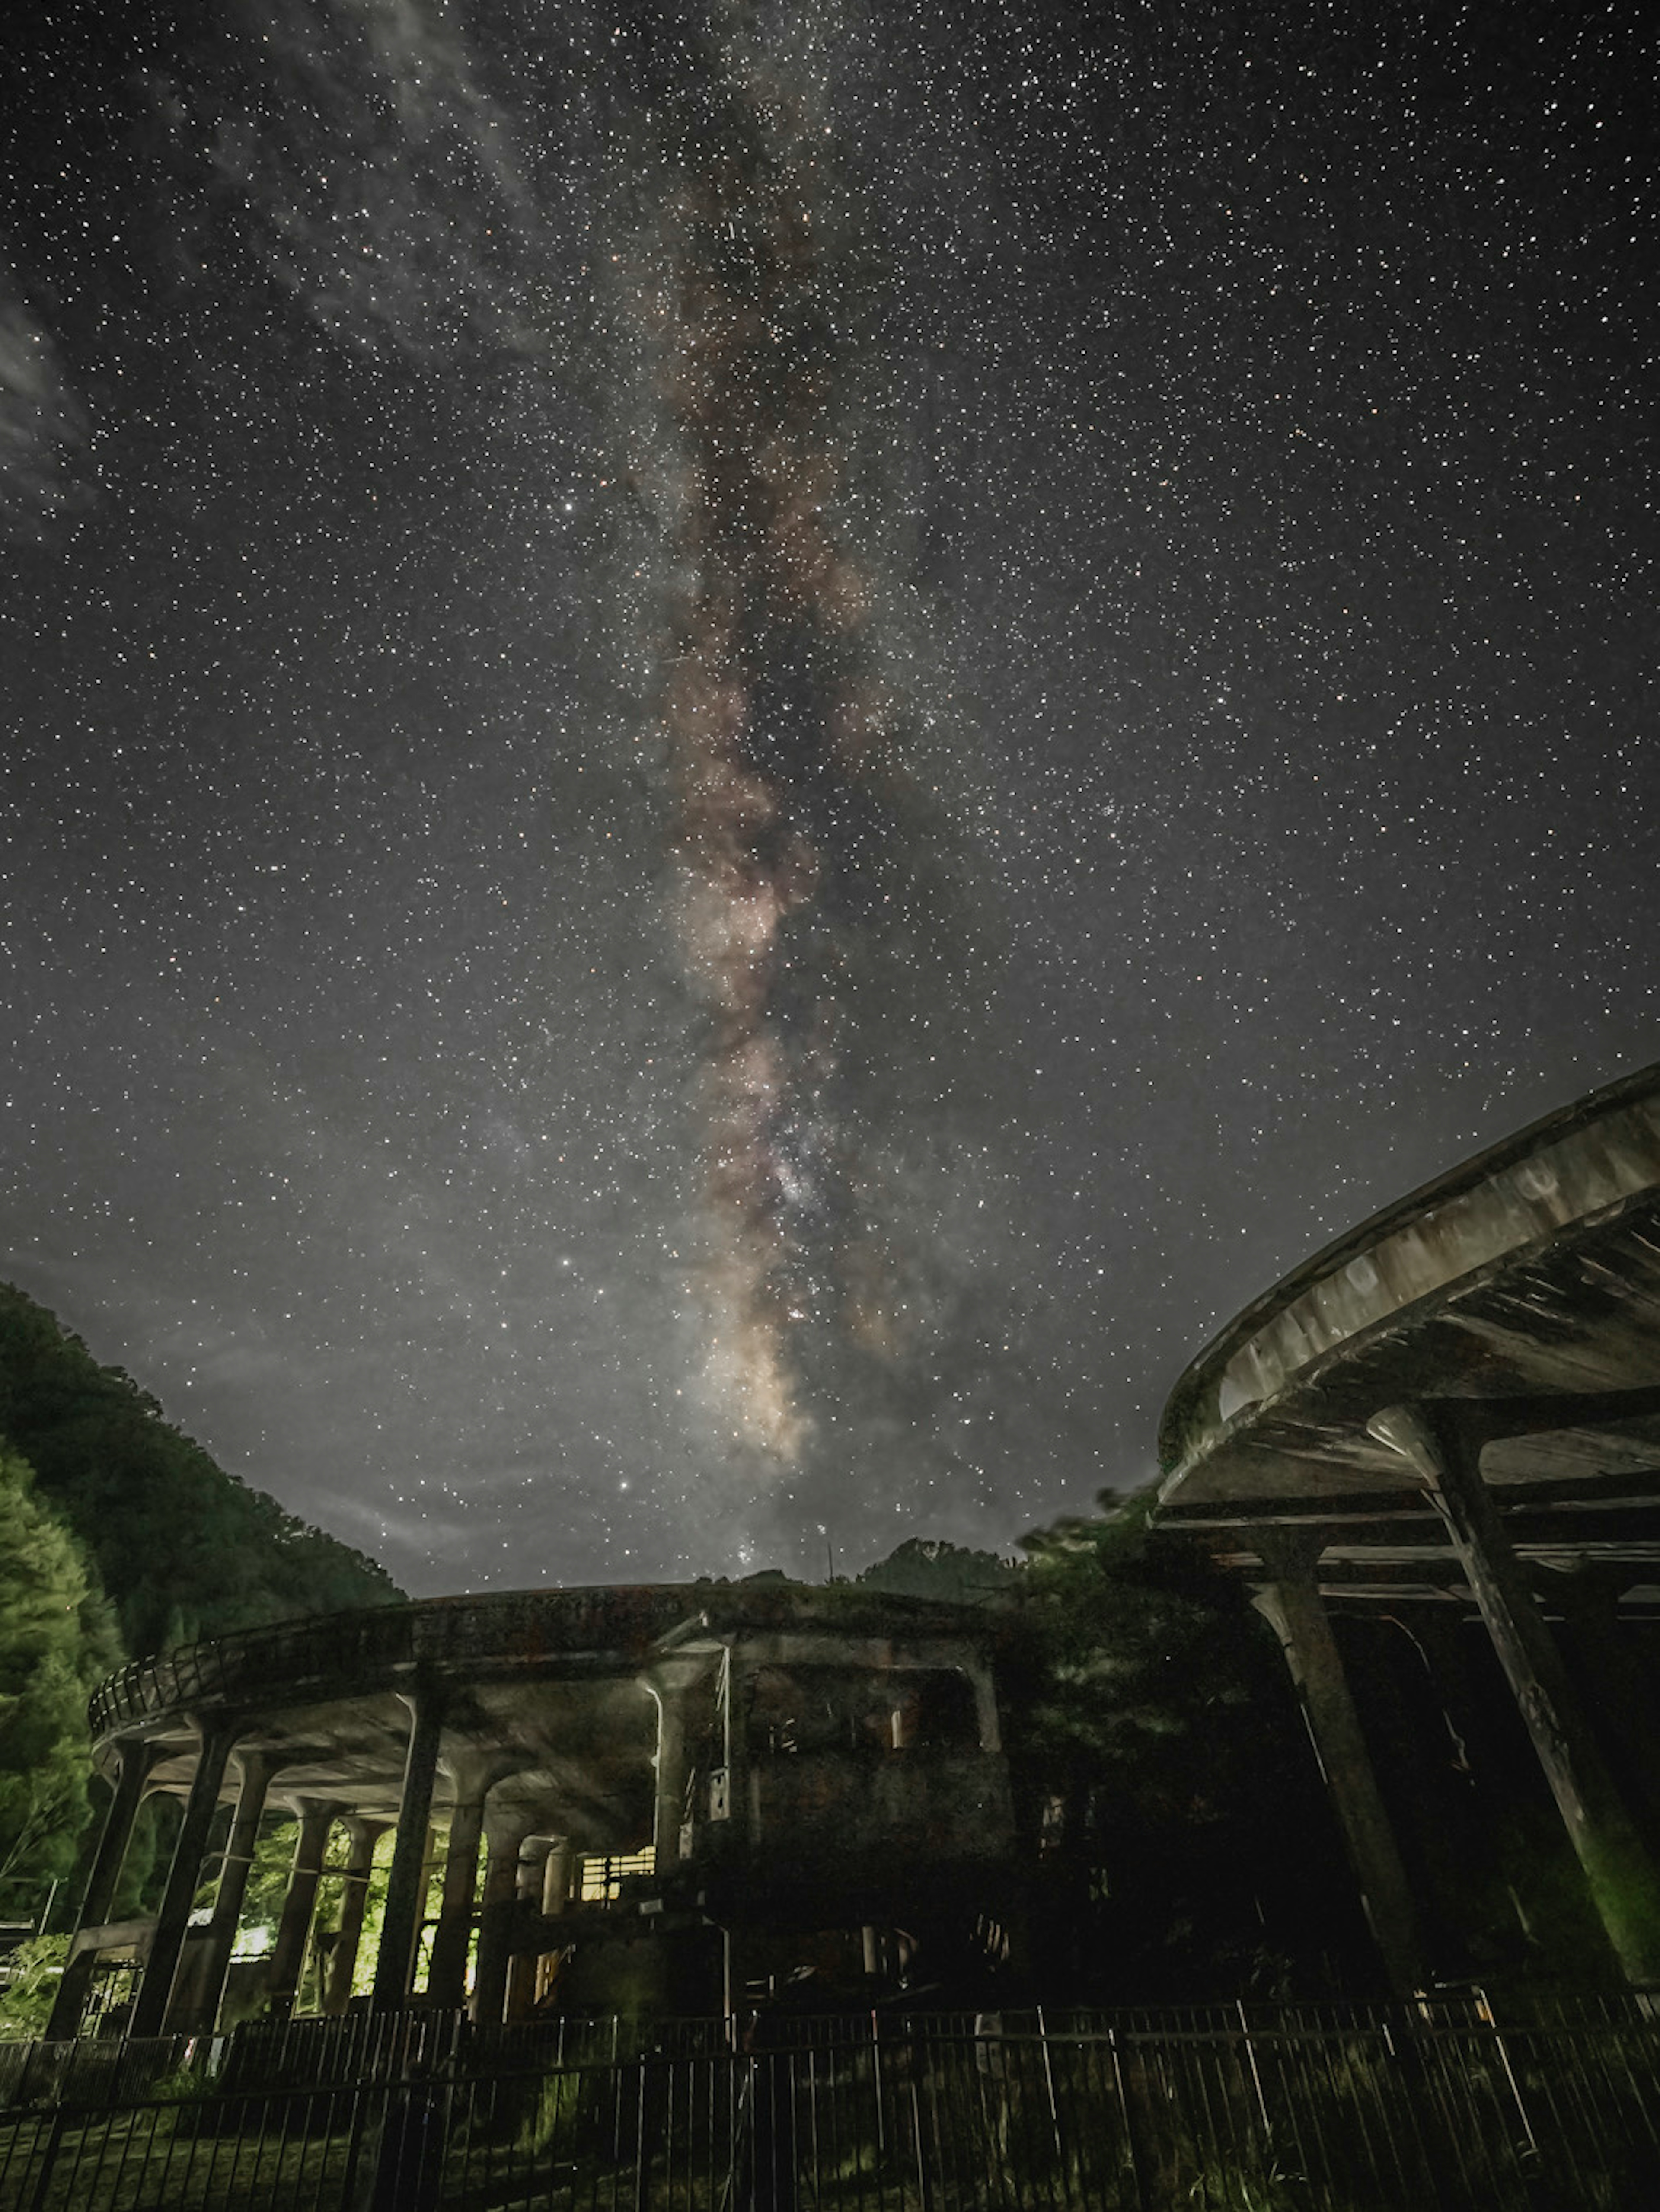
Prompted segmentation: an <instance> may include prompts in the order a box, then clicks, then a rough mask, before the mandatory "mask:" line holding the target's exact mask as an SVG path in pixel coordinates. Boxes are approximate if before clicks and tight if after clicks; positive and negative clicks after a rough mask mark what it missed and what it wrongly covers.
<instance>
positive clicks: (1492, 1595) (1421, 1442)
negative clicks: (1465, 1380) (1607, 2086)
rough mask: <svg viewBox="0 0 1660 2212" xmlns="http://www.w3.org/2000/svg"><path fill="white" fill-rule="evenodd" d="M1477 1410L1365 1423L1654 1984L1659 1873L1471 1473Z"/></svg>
mask: <svg viewBox="0 0 1660 2212" xmlns="http://www.w3.org/2000/svg"><path fill="white" fill-rule="evenodd" d="M1480 1422H1481V1412H1480V1407H1479V1401H1478V1402H1477V1403H1475V1404H1474V1405H1472V1406H1471V1407H1469V1408H1468V1409H1467V1410H1463V1411H1461V1410H1460V1408H1458V1407H1456V1406H1450V1405H1448V1404H1447V1403H1446V1402H1445V1401H1442V1402H1439V1403H1436V1404H1428V1403H1426V1404H1421V1405H1416V1406H1395V1407H1389V1409H1388V1410H1387V1411H1386V1412H1384V1413H1379V1414H1377V1416H1376V1417H1375V1418H1374V1419H1372V1421H1371V1423H1370V1424H1369V1426H1370V1428H1371V1432H1372V1434H1373V1435H1374V1436H1376V1437H1380V1438H1381V1439H1382V1440H1383V1443H1387V1444H1389V1445H1390V1446H1392V1447H1393V1449H1395V1450H1396V1451H1398V1452H1399V1453H1400V1454H1401V1455H1402V1457H1403V1458H1404V1459H1405V1460H1406V1461H1407V1462H1408V1463H1409V1464H1410V1465H1411V1466H1412V1467H1413V1468H1414V1470H1415V1471H1416V1473H1417V1474H1418V1475H1419V1476H1420V1479H1421V1480H1422V1481H1423V1483H1424V1485H1425V1486H1426V1489H1427V1490H1428V1492H1429V1494H1430V1496H1431V1498H1432V1499H1433V1500H1434V1503H1435V1505H1436V1509H1437V1510H1438V1512H1439V1513H1440V1515H1441V1517H1442V1519H1443V1520H1444V1522H1445V1523H1446V1526H1447V1530H1448V1533H1449V1534H1450V1537H1451V1539H1452V1543H1453V1548H1454V1550H1455V1551H1456V1553H1457V1554H1458V1559H1459V1563H1460V1565H1462V1568H1463V1571H1464V1575H1465V1577H1466V1579H1467V1580H1468V1583H1469V1586H1470V1590H1471V1592H1472V1594H1473V1595H1474V1596H1475V1602H1476V1604H1477V1606H1478V1607H1480V1608H1481V1617H1482V1619H1483V1620H1485V1621H1486V1623H1487V1633H1488V1634H1489V1636H1491V1637H1492V1638H1493V1649H1494V1650H1495V1651H1496V1652H1497V1653H1498V1655H1499V1664H1500V1665H1501V1666H1502V1667H1503V1668H1504V1670H1505V1674H1506V1675H1507V1676H1508V1678H1509V1680H1510V1685H1511V1689H1512V1691H1513V1692H1515V1696H1516V1702H1517V1705H1518V1706H1519V1708H1520V1709H1521V1713H1522V1717H1523V1721H1524V1722H1525V1723H1527V1728H1528V1733H1529V1735H1530V1736H1531V1737H1532V1739H1533V1746H1534V1749H1535V1752H1536V1753H1537V1754H1538V1758H1539V1763H1540V1765H1541V1767H1542V1768H1543V1769H1544V1773H1545V1779H1546V1781H1547V1782H1548V1784H1550V1789H1551V1794H1552V1796H1554V1798H1555V1800H1556V1803H1557V1808H1558V1810H1559V1811H1560V1814H1561V1815H1562V1819H1563V1822H1564V1824H1565V1825H1566V1828H1567V1832H1568V1835H1569V1837H1570V1838H1571V1839H1572V1844H1573V1848H1574V1850H1575V1851H1576V1852H1577V1853H1578V1857H1579V1863H1580V1865H1581V1866H1582V1867H1583V1868H1584V1871H1585V1877H1586V1880H1587V1881H1589V1883H1590V1892H1591V1897H1592V1899H1593V1901H1594V1902H1595V1904H1596V1910H1597V1912H1598V1914H1599V1915H1600V1916H1601V1918H1602V1925H1603V1928H1604V1929H1606V1930H1607V1933H1608V1941H1609V1942H1610V1943H1611V1944H1612V1945H1613V1946H1614V1953H1615V1955H1616V1956H1617V1957H1618V1959H1619V1960H1620V1966H1621V1967H1622V1969H1623V1970H1624V1972H1625V1974H1626V1978H1627V1980H1628V1981H1631V1982H1633V1983H1635V1984H1657V1983H1660V1875H1657V1871H1656V1868H1655V1865H1654V1862H1653V1860H1652V1859H1651V1857H1650V1855H1649V1853H1648V1851H1647V1850H1646V1848H1645V1845H1644V1844H1643V1841H1642V1838H1641V1837H1640V1836H1639V1832H1638V1830H1637V1827H1636V1825H1635V1823H1634V1822H1633V1820H1632V1817H1631V1814H1630V1813H1629V1811H1628V1810H1627V1807H1626V1805H1625V1803H1624V1801H1623V1799H1622V1798H1621V1796H1620V1791H1619V1790H1618V1789H1617V1787H1616V1785H1615V1784H1614V1778H1613V1777H1612V1775H1611V1774H1610V1773H1609V1771H1608V1765H1607V1763H1606V1762H1605V1760H1604V1759H1603V1757H1602V1752H1601V1750H1600V1748H1599V1747H1598V1746H1597V1743H1596V1738H1595V1736H1594V1735H1593V1733H1592V1730H1591V1728H1590V1723H1589V1722H1588V1720H1587V1719H1586V1717H1585V1715H1584V1712H1583V1711H1582V1710H1581V1707H1580V1705H1579V1701H1578V1698H1577V1697H1576V1696H1575V1695H1574V1692H1573V1689H1572V1685H1571V1684H1570V1682H1569V1680H1568V1676H1567V1670H1566V1668H1565V1667H1564V1666H1563V1663H1562V1658H1561V1655H1560V1652H1559V1651H1558V1650H1557V1648H1556V1645H1555V1644H1554V1641H1553V1640H1552V1637H1551V1633H1550V1631H1549V1629H1548V1628H1547V1626H1545V1623H1544V1620H1542V1618H1541V1615H1540V1612H1539V1608H1538V1607H1537V1605H1536V1604H1535V1601H1534V1597H1533V1593H1532V1591H1531V1589H1529V1586H1528V1582H1527V1577H1526V1575H1525V1573H1524V1571H1523V1568H1522V1565H1521V1564H1520V1562H1519V1561H1518V1560H1517V1556H1516V1553H1515V1551H1514V1550H1513V1549H1512V1547H1511V1542H1510V1539H1509V1538H1508V1537H1507V1536H1506V1535H1505V1531H1504V1528H1503V1525H1502V1523H1501V1522H1500V1520H1499V1509H1498V1507H1497V1506H1496V1505H1495V1504H1493V1498H1492V1495H1491V1493H1490V1492H1489V1491H1488V1489H1487V1484H1486V1483H1485V1482H1484V1481H1483V1480H1482V1478H1481V1445H1482V1441H1483V1438H1482V1432H1481V1427H1480Z"/></svg>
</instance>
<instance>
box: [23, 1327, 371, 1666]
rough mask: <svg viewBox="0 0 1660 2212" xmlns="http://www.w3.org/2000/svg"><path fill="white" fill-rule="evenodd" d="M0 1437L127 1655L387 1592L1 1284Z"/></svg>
mask: <svg viewBox="0 0 1660 2212" xmlns="http://www.w3.org/2000/svg"><path fill="white" fill-rule="evenodd" d="M0 1432H3V1433H4V1434H5V1435H7V1436H9V1437H10V1439H11V1440H12V1443H14V1444H15V1447H16V1449H18V1450H19V1451H20V1452H21V1453H22V1454H23V1455H24V1456H25V1457H26V1458H27V1460H28V1462H29V1463H30V1465H31V1466H32V1467H33V1469H34V1472H35V1475H36V1478H37V1480H38V1485H39V1490H40V1496H41V1498H43V1499H45V1500H46V1501H47V1502H48V1503H49V1504H50V1505H51V1506H52V1510H53V1511H54V1512H55V1513H56V1514H57V1515H58V1517H59V1518H60V1519H61V1520H62V1521H64V1522H65V1523H66V1524H67V1525H68V1527H69V1528H70V1529H71V1530H72V1531H73V1532H74V1534H76V1536H77V1537H78V1538H79V1539H80V1541H81V1542H82V1545H83V1546H84V1547H86V1550H87V1552H88V1554H89V1555H90V1558H91V1559H92V1562H93V1564H94V1567H95V1568H96V1571H97V1573H98V1575H99V1577H100V1578H101V1581H102V1583H103V1587H104V1588H105V1589H106V1590H107V1592H108V1593H109V1595H110V1597H111V1598H112V1600H113V1601H114V1604H115V1607H116V1609H117V1613H118V1615H119V1621H120V1626H121V1631H122V1635H123V1638H124V1640H125V1644H126V1645H127V1647H128V1649H129V1650H130V1651H131V1652H132V1653H133V1654H135V1655H142V1654H143V1653H147V1652H149V1651H153V1650H161V1649H164V1648H165V1647H166V1646H167V1645H168V1644H175V1643H180V1642H187V1641H189V1640H191V1639H192V1638H196V1637H198V1636H217V1635H222V1634H224V1633H225V1632H228V1631H229V1630H232V1629H236V1628H244V1627H252V1626H257V1625H258V1623H260V1622H262V1621H269V1620H282V1619H284V1618H287V1617H291V1616H292V1615H294V1614H296V1613H333V1612H340V1611H344V1610H346V1609H347V1608H349V1607H353V1606H360V1605H374V1604H385V1603H391V1602H392V1601H395V1600H396V1599H397V1598H398V1595H399V1592H398V1590H397V1589H395V1587H394V1586H393V1584H392V1582H391V1580H390V1579H389V1577H387V1576H386V1573H385V1572H384V1571H383V1570H382V1569H380V1567H378V1566H376V1565H374V1562H373V1561H372V1560H370V1559H367V1558H366V1557H365V1556H364V1555H363V1554H362V1553H360V1552H356V1551H353V1550H352V1549H351V1548H350V1547H348V1546H347V1545H344V1544H342V1543H340V1542H338V1541H337V1540H336V1539H335V1538H333V1537H331V1536H330V1535H327V1534H325V1533H324V1531H322V1530H321V1529H319V1528H311V1527H308V1526H307V1524H306V1523H304V1522H301V1521H300V1520H298V1519H297V1518H296V1517H295V1516H294V1515H293V1514H290V1513H287V1512H285V1511H284V1510H283V1508H282V1507H281V1506H280V1505H279V1504H277V1501H276V1500H275V1499H274V1498H268V1497H266V1496H265V1494H264V1493H263V1492H259V1491H256V1490H251V1489H250V1488H249V1487H248V1486H246V1484H245V1483H242V1482H240V1481H238V1480H235V1478H234V1477H233V1476H231V1475H228V1474H225V1473H224V1471H223V1470H222V1468H219V1467H217V1466H216V1465H215V1463H214V1462H213V1461H212V1460H211V1459H210V1457H209V1456H208V1455H207V1453H206V1452H204V1450H203V1449H201V1447H200V1445H198V1444H196V1443H192V1441H191V1439H190V1438H189V1437H186V1436H185V1435H183V1434H181V1432H180V1431H179V1430H178V1429H176V1428H174V1427H173V1425H171V1424H170V1423H169V1422H168V1421H167V1420H166V1419H164V1418H163V1415H162V1413H161V1407H160V1406H159V1405H158V1404H157V1403H156V1401H155V1399H154V1398H153V1397H151V1396H150V1395H149V1393H148V1392H146V1391H144V1390H142V1389H139V1387H138V1386H137V1383H134V1382H133V1380H132V1378H131V1376H129V1375H127V1374H125V1372H124V1371H123V1370H121V1369H120V1368H119V1367H100V1365H99V1364H98V1363H97V1362H96V1361H95V1360H94V1358H93V1357H92V1355H91V1354H90V1352H88V1350H87V1347H86V1346H85V1345H84V1344H82V1342H81V1340H80V1339H79V1338H78V1337H76V1336H73V1335H71V1334H69V1332H68V1331H66V1330H65V1329H64V1328H61V1327H60V1326H59V1325H58V1322H57V1321H56V1320H55V1319H54V1317H53V1316H52V1315H51V1314H49V1313H48V1312H46V1310H45V1308H44V1307H41V1306H39V1305H37V1304H35V1303H34V1301H33V1299H32V1298H29V1297H26V1296H25V1295H24V1293H23V1292H22V1291H18V1290H15V1289H13V1288H11V1287H9V1285H0Z"/></svg>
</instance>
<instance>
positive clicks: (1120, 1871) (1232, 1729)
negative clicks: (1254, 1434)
mask: <svg viewBox="0 0 1660 2212" xmlns="http://www.w3.org/2000/svg"><path fill="white" fill-rule="evenodd" d="M1102 1504H1103V1507H1104V1511H1103V1514H1102V1515H1101V1516H1100V1517H1099V1518H1097V1519H1093V1520H1088V1521H1084V1520H1068V1521H1063V1522H1060V1523H1058V1524H1057V1525H1056V1526H1055V1527H1054V1528H1049V1529H1047V1530H1043V1531H1040V1532H1038V1533H1037V1534H1033V1535H1031V1536H1029V1537H1027V1538H1026V1539H1025V1549H1026V1551H1027V1553H1028V1554H1029V1559H1030V1564H1029V1565H1028V1568H1027V1570H1026V1577H1025V1604H1024V1606H1023V1608H1022V1612H1023V1617H1024V1619H1025V1622H1026V1624H1027V1626H1028V1628H1029V1630H1030V1631H1031V1636H1032V1647H1031V1649H1032V1658H1031V1669H1030V1674H1029V1678H1028V1680H1027V1682H1026V1685H1025V1708H1026V1709H1025V1713H1024V1715H1023V1717H1022V1719H1021V1723H1020V1725H1019V1727H1018V1729H1013V1730H1012V1731H1011V1741H1012V1742H1013V1743H1014V1744H1015V1746H1016V1756H1017V1759H1018V1765H1019V1767H1020V1771H1021V1777H1022V1780H1023V1784H1024V1789H1025V1796H1026V1800H1027V1802H1028V1803H1029V1805H1030V1806H1031V1808H1033V1814H1032V1817H1033V1818H1034V1820H1035V1821H1036V1822H1037V1826H1039V1828H1040V1831H1041V1834H1040V1837H1039V1839H1038V1840H1039V1844H1040V1848H1041V1849H1042V1850H1043V1854H1044V1859H1045V1863H1046V1866H1047V1868H1048V1869H1049V1876H1050V1880H1051V1901H1052V1908H1053V1910H1054V1911H1055V1916H1056V1931H1055V1947H1056V1951H1057V1955H1060V1956H1068V1955H1069V1956H1070V1957H1071V1958H1072V1959H1073V1962H1074V1965H1075V1967H1076V1970H1077V1972H1078V1974H1079V1990H1078V1992H1077V1993H1078V1995H1079V1996H1080V1997H1084V1998H1087V1999H1091V2000H1092V1999H1093V1998H1094V1996H1095V1995H1096V1991H1095V1990H1093V1989H1091V1987H1090V1986H1089V1985H1090V1984H1091V1978H1094V1977H1098V1985H1099V1988H1100V1990H1101V1992H1102V1993H1103V1994H1108V1993H1110V1994H1111V1995H1113V1996H1119V1997H1122V1996H1128V1995H1131V1994H1133V1993H1136V1992H1137V1990H1138V1989H1139V1990H1140V1993H1141V1994H1145V1995H1146V1996H1155V1997H1160V1998H1165V1999H1174V1998H1177V1997H1180V1996H1184V1995H1191V1996H1213V1995H1218V1994H1225V1993H1241V1992H1243V1991H1247V1990H1250V1991H1253V1992H1256V1993H1261V1994H1269V1995H1279V1994H1282V1993H1285V1992H1286V1990H1287V1988H1288V1986H1289V1985H1291V1984H1298V1983H1299V1982H1300V1984H1301V1985H1302V1986H1304V1987H1307V1986H1309V1985H1310V1981H1311V1980H1317V1979H1318V1978H1320V1971H1323V1970H1320V1969H1319V1968H1318V1962H1319V1961H1321V1960H1323V1957H1324V1956H1325V1954H1326V1953H1327V1952H1328V1950H1329V1947H1330V1946H1331V1945H1333V1944H1337V1945H1339V1946H1341V1945H1342V1944H1344V1943H1346V1942H1349V1941H1350V1940H1351V1938H1352V1936H1353V1934H1354V1932H1355V1930H1354V1929H1353V1925H1352V1924H1351V1923H1352V1922H1353V1912H1352V1910H1351V1908H1350V1906H1349V1905H1347V1902H1346V1901H1345V1900H1346V1892H1345V1890H1344V1887H1343V1882H1342V1875H1341V1869H1342V1863H1343V1862H1342V1856H1341V1845H1340V1844H1338V1842H1337V1839H1336V1838H1335V1835H1334V1834H1333V1832H1332V1829H1331V1818H1330V1814H1329V1808H1327V1807H1326V1804H1325V1802H1324V1798H1323V1792H1322V1790H1321V1787H1320V1781H1319V1775H1318V1770H1317V1768H1316V1765H1315V1763H1314V1761H1313V1759H1312V1758H1311V1757H1310V1752H1309V1747H1308V1741H1307V1737H1306V1734H1305V1731H1304V1725H1303V1721H1302V1717H1301V1714H1300V1712H1299V1711H1298V1706H1297V1703H1296V1699H1295V1697H1294V1694H1293V1692H1292V1689H1291V1686H1290V1683H1289V1680H1288V1677H1287V1675H1286V1670H1285V1668H1284V1665H1283V1662H1282V1661H1281V1659H1280V1654H1279V1651H1278V1649H1277V1647H1276V1645H1275V1644H1274V1638H1273V1636H1272V1634H1271V1633H1270V1632H1269V1631H1268V1628H1267V1626H1266V1625H1265V1624H1264V1623H1263V1622H1262V1620H1260V1619H1258V1617H1257V1616H1256V1613H1254V1612H1253V1610H1252V1609H1251V1607H1250V1603H1249V1601H1248V1598H1247V1595H1246V1593H1245V1591H1244V1589H1243V1588H1242V1587H1241V1585H1240V1583H1238V1581H1237V1578H1235V1577H1231V1576H1229V1575H1226V1574H1224V1573H1223V1572H1221V1571H1219V1569H1217V1568H1216V1567H1215V1566H1213V1565H1212V1563H1211V1562H1210V1560H1209V1559H1207V1557H1206V1556H1205V1554H1204V1553H1202V1552H1201V1550H1200V1549H1199V1548H1198V1547H1196V1546H1195V1545H1194V1544H1193V1542H1192V1541H1191V1539H1190V1538H1183V1537H1182V1536H1180V1535H1177V1534H1166V1533H1164V1532H1163V1531H1160V1530H1158V1529H1156V1528H1153V1527H1152V1525H1151V1517H1152V1504H1153V1499H1152V1493H1151V1492H1140V1494H1138V1495H1137V1496H1134V1497H1133V1498H1128V1499H1124V1498H1118V1497H1116V1496H1115V1495H1114V1494H1112V1493H1110V1492H1108V1493H1105V1494H1104V1497H1103V1499H1102ZM1063 1928H1064V1929H1065V1930H1066V1931H1067V1932H1066V1935H1065V1937H1064V1939H1063V1936H1062V1933H1061V1930H1062V1929H1063Z"/></svg>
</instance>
